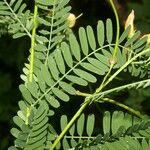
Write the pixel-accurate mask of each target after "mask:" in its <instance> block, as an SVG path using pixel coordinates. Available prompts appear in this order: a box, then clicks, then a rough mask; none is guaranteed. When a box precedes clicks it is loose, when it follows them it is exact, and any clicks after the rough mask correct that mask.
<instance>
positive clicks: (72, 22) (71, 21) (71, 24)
mask: <svg viewBox="0 0 150 150" xmlns="http://www.w3.org/2000/svg"><path fill="white" fill-rule="evenodd" d="M67 22H68V27H69V28H73V27H74V25H75V23H76V16H75V15H74V14H72V13H70V14H69V16H68V18H67Z"/></svg>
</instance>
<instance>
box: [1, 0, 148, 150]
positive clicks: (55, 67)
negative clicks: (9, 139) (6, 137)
mask: <svg viewBox="0 0 150 150" xmlns="http://www.w3.org/2000/svg"><path fill="white" fill-rule="evenodd" d="M68 3H69V0H61V1H60V0H45V1H43V0H35V4H34V12H31V11H30V10H28V8H27V7H26V4H25V3H24V2H23V1H22V0H19V1H16V0H11V1H10V2H8V1H6V0H3V1H2V2H0V18H1V22H2V23H3V24H5V25H6V28H7V31H8V33H9V34H11V35H12V36H13V38H20V37H22V36H28V37H29V38H30V40H31V48H30V56H29V58H28V63H25V66H24V68H23V72H24V74H22V75H21V78H22V80H23V81H24V83H23V84H21V85H20V86H19V89H20V91H21V93H22V96H23V100H21V101H19V102H18V105H19V108H20V110H19V111H18V112H17V116H15V117H14V118H13V121H14V123H15V124H16V126H17V127H15V128H12V129H11V133H12V135H13V136H14V137H15V138H16V139H15V141H14V146H11V147H10V148H9V149H10V150H17V149H25V150H28V149H29V150H32V149H39V150H42V149H50V150H53V149H54V148H56V149H61V148H63V149H85V148H86V149H92V148H93V149H109V150H111V149H116V147H117V148H120V147H119V146H118V145H122V147H121V149H126V148H128V149H132V147H137V145H139V147H138V149H140V150H142V149H145V148H147V149H148V148H149V147H150V146H149V142H148V140H149V133H148V132H149V126H150V121H149V120H148V117H145V116H143V115H142V114H140V112H139V111H136V110H134V109H132V108H130V107H128V106H126V105H124V104H123V103H120V102H118V101H116V100H113V99H112V98H111V96H110V94H111V93H116V92H118V91H121V90H125V89H131V88H134V89H135V88H136V89H138V88H142V89H143V88H147V87H148V86H149V85H150V79H149V77H150V60H149V56H150V45H149V43H147V37H143V38H141V36H140V32H139V31H137V32H135V31H133V35H132V37H129V34H130V33H131V28H132V24H130V25H129V26H128V27H127V28H126V29H125V31H124V32H123V33H122V34H121V35H120V26H119V20H118V15H117V11H116V9H115V6H114V3H113V1H112V0H110V4H111V6H112V8H113V11H114V13H115V17H116V24H117V32H116V34H114V29H113V23H112V21H111V19H107V20H106V23H104V22H103V21H101V20H100V21H98V24H97V28H96V30H97V31H96V33H95V32H94V31H95V30H94V29H93V28H92V27H91V26H90V25H88V26H87V27H86V28H83V27H81V28H79V32H78V35H77V36H75V34H74V33H73V31H72V29H71V28H72V27H73V26H74V24H75V21H76V19H77V17H76V18H75V16H74V15H73V14H70V10H71V7H70V6H68ZM70 15H71V17H70ZM6 28H5V29H6ZM121 72H123V73H124V74H129V75H131V76H135V77H138V81H135V82H133V83H127V84H120V85H119V86H117V87H115V84H114V85H113V81H114V80H116V79H117V76H118V75H119V74H120V73H121ZM99 83H100V85H99V86H98V88H95V86H97V85H98V84H99ZM110 83H111V84H112V85H113V86H112V87H111V88H110V87H109V86H108V85H110ZM83 86H84V87H85V88H86V89H88V86H90V87H91V86H92V88H93V89H92V90H93V91H94V92H89V93H84V92H82V91H81V90H82V89H81V88H80V87H83ZM79 89H80V91H79ZM87 91H88V90H87ZM77 96H81V97H84V101H83V103H82V104H81V105H80V106H78V107H79V109H78V111H77V112H76V113H75V114H74V116H73V117H72V119H71V120H70V121H68V116H69V114H68V115H62V117H61V118H60V127H61V133H60V134H59V133H58V131H57V129H56V128H55V125H53V121H52V118H55V119H59V118H57V117H55V116H56V113H57V112H58V111H59V107H60V106H63V104H64V103H65V105H67V104H68V103H69V101H70V99H72V98H75V99H77ZM63 102H64V103H63ZM104 102H108V103H112V104H115V105H117V106H120V107H122V108H123V109H126V110H127V111H129V112H130V113H132V114H133V115H136V116H138V117H139V118H141V119H139V118H137V117H135V116H132V115H129V114H127V113H126V114H124V113H123V112H117V111H115V112H114V113H113V114H111V113H110V112H105V114H104V117H103V133H100V132H99V133H97V132H96V131H95V130H94V129H95V117H96V115H95V114H89V115H84V114H83V111H84V110H85V109H86V108H87V107H88V106H90V105H91V104H92V103H96V104H99V103H104ZM72 107H73V106H72ZM99 115H100V114H99ZM69 118H70V116H69ZM140 139H143V140H142V141H141V140H140Z"/></svg>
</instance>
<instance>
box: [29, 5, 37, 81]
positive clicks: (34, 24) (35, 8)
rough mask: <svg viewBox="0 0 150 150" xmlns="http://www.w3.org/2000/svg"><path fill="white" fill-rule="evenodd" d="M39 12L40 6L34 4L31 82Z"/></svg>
mask: <svg viewBox="0 0 150 150" xmlns="http://www.w3.org/2000/svg"><path fill="white" fill-rule="evenodd" d="M37 14H38V7H37V5H36V4H35V6H34V16H33V29H32V36H31V49H30V53H31V55H30V68H29V82H32V79H33V66H34V47H35V36H36V28H37V22H36V18H37Z"/></svg>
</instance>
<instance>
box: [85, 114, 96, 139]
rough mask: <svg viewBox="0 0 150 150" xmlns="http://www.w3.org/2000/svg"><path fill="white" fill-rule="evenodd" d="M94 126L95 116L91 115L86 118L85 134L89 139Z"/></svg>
mask: <svg viewBox="0 0 150 150" xmlns="http://www.w3.org/2000/svg"><path fill="white" fill-rule="evenodd" d="M94 124H95V116H94V114H91V115H89V116H88V118H87V126H86V132H87V135H88V136H89V137H90V136H91V135H92V133H93V129H94Z"/></svg>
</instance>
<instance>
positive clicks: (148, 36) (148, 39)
mask: <svg viewBox="0 0 150 150" xmlns="http://www.w3.org/2000/svg"><path fill="white" fill-rule="evenodd" d="M144 37H147V44H150V33H149V34H144V35H143V36H142V37H141V38H144Z"/></svg>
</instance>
